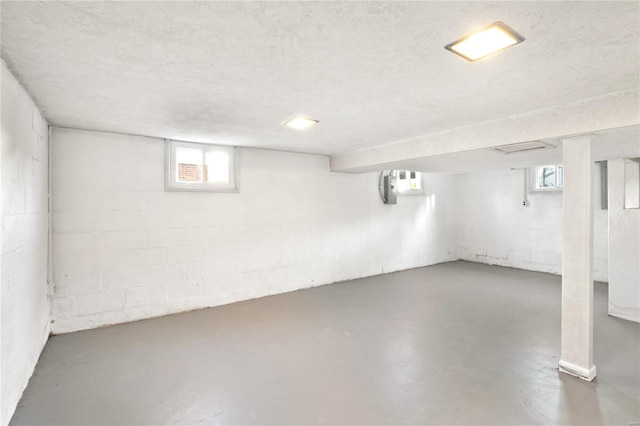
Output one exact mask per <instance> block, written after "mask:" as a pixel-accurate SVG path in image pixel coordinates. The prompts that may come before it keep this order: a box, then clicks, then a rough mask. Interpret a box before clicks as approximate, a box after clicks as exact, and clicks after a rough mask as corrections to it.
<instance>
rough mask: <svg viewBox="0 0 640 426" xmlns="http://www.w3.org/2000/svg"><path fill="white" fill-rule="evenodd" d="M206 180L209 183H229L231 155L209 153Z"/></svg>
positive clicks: (205, 170)
mask: <svg viewBox="0 0 640 426" xmlns="http://www.w3.org/2000/svg"><path fill="white" fill-rule="evenodd" d="M204 178H205V180H206V181H207V182H209V183H228V182H229V154H227V153H226V152H216V151H213V152H207V153H206V155H205V164H204Z"/></svg>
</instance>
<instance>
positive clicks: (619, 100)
mask: <svg viewBox="0 0 640 426" xmlns="http://www.w3.org/2000/svg"><path fill="white" fill-rule="evenodd" d="M638 111H640V90H639V89H637V88H636V89H630V90H626V91H621V92H614V93H610V94H607V95H605V96H598V97H595V98H589V99H585V100H582V101H579V102H575V103H571V104H566V105H561V106H556V107H551V108H544V109H539V110H536V111H532V112H529V113H525V114H518V115H512V116H509V117H506V118H501V119H498V120H492V121H486V122H483V123H479V124H475V125H470V126H464V127H458V128H455V129H451V130H446V131H442V132H437V133H432V134H427V135H423V136H418V137H415V138H411V139H404V140H400V141H396V142H391V143H388V144H384V145H378V146H374V147H370V148H364V149H360V150H356V151H349V152H345V153H342V154H336V155H333V156H331V170H332V171H334V172H348V173H366V172H371V171H376V170H385V165H387V164H390V163H394V162H398V161H405V160H412V159H418V158H424V157H431V156H434V155H442V154H451V153H455V152H465V151H471V150H475V149H483V148H491V147H495V146H500V145H506V144H512V143H518V142H526V141H533V140H541V139H551V138H559V137H564V136H569V135H579V134H586V133H591V132H596V131H600V130H607V129H613V128H618V127H626V126H633V125H638V124H640V114H639V112H638Z"/></svg>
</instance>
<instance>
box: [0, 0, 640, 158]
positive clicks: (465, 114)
mask: <svg viewBox="0 0 640 426" xmlns="http://www.w3.org/2000/svg"><path fill="white" fill-rule="evenodd" d="M639 6H640V4H639V3H638V2H469V3H465V2H283V3H281V2H107V1H104V2H102V1H97V2H11V1H2V2H1V8H2V14H1V19H2V22H1V24H2V25H1V26H2V29H1V35H2V58H3V59H4V60H5V61H6V62H7V64H8V66H9V68H10V69H11V70H12V71H13V72H14V73H15V74H16V76H17V77H18V79H19V80H20V81H21V82H22V83H23V84H24V85H25V87H26V88H27V90H28V91H29V92H30V93H31V94H32V95H33V97H34V99H35V101H36V103H37V105H38V106H39V107H40V108H41V109H42V111H43V113H44V114H45V116H46V117H47V119H48V120H49V121H50V122H52V123H53V124H56V125H59V126H66V127H75V128H82V129H92V130H104V131H112V132H122V133H131V134H142V135H148V136H156V137H168V138H175V139H184V140H194V141H208V142H217V143H224V144H233V145H243V146H255V147H262V148H272V149H282V150H290V151H297V152H311V153H320V154H335V153H340V152H345V151H350V150H354V149H359V148H364V147H369V146H375V145H379V144H383V143H389V142H391V141H395V140H400V139H406V138H410V137H415V136H419V135H424V134H429V133H432V132H436V131H441V130H445V129H449V128H453V127H459V126H462V125H468V124H472V123H477V122H481V121H485V120H490V119H495V118H497V117H503V116H506V115H511V114H516V113H522V112H527V111H532V110H536V109H539V108H545V107H549V106H555V105H562V104H565V103H569V102H574V101H576V100H579V99H584V98H589V97H593V96H598V95H602V94H605V93H610V92H614V91H619V90H625V89H628V88H632V87H637V86H638V75H639V72H640V71H639V53H638V49H639V40H640V35H639V34H640V30H639V28H640V26H639V25H638V15H639V10H640V9H639ZM497 20H501V21H503V22H505V23H507V24H508V25H510V26H511V27H513V28H514V29H515V30H516V31H518V32H519V33H521V34H522V35H523V36H524V37H526V41H525V42H524V43H522V44H520V45H518V46H515V47H513V48H511V49H508V50H506V51H504V52H502V53H500V54H498V55H495V56H493V57H490V58H487V59H485V60H482V61H479V62H476V63H469V62H466V61H464V60H463V59H461V58H459V57H457V56H456V55H453V54H451V53H450V52H448V51H446V50H445V49H444V48H443V46H444V45H445V44H447V43H449V42H451V41H453V40H456V39H458V38H459V37H461V36H462V35H464V34H465V33H467V32H468V31H470V30H473V29H474V28H478V27H482V26H485V25H487V24H489V23H491V22H493V21H497ZM296 114H304V115H308V116H310V117H313V118H316V119H318V120H320V124H319V125H317V126H316V127H315V128H313V129H311V130H310V131H307V132H304V133H301V132H296V131H293V130H291V129H288V128H285V127H283V126H281V125H280V123H281V122H282V121H284V120H286V119H288V118H291V117H292V116H294V115H296Z"/></svg>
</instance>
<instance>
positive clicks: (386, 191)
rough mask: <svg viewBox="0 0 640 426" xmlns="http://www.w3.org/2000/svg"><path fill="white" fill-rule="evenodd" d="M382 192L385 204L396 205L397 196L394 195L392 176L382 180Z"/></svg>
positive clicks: (394, 178)
mask: <svg viewBox="0 0 640 426" xmlns="http://www.w3.org/2000/svg"><path fill="white" fill-rule="evenodd" d="M382 190H383V195H384V203H385V204H397V203H398V196H397V194H396V177H395V176H393V175H388V176H385V177H384V178H383V180H382Z"/></svg>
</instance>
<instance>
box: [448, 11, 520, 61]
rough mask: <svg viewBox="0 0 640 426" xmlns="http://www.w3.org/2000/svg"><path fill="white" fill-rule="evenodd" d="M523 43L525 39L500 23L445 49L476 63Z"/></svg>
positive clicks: (455, 42) (495, 23)
mask: <svg viewBox="0 0 640 426" xmlns="http://www.w3.org/2000/svg"><path fill="white" fill-rule="evenodd" d="M523 41H524V37H522V36H521V35H520V34H518V33H517V32H515V31H513V30H512V29H511V28H509V27H508V26H507V25H505V24H503V23H502V22H500V21H498V22H494V23H493V24H491V25H489V26H488V27H486V28H483V29H482V30H480V31H478V32H475V33H473V34H469V35H467V36H465V37H463V38H461V39H460V40H458V41H454V42H453V43H451V44H447V45H446V46H445V47H444V48H445V49H447V50H450V51H451V52H453V53H455V54H456V55H460V56H462V57H463V58H465V59H466V60H467V61H470V62H474V61H477V60H478V59H482V58H484V57H487V56H489V55H492V54H494V53H496V52H499V51H501V50H504V49H506V48H507V47H511V46H515V45H516V44H518V43H522V42H523Z"/></svg>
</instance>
